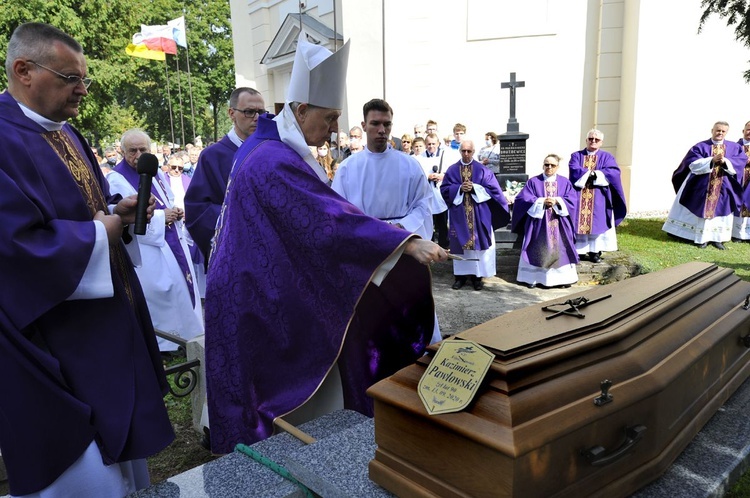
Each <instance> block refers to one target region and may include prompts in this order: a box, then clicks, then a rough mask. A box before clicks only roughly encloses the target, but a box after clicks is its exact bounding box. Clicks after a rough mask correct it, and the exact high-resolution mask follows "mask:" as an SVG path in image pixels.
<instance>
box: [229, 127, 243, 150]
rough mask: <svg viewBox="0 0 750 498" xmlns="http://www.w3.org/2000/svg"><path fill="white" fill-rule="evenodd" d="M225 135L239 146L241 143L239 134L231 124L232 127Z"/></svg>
mask: <svg viewBox="0 0 750 498" xmlns="http://www.w3.org/2000/svg"><path fill="white" fill-rule="evenodd" d="M227 137H228V138H229V140H230V141H231V142H232V143H233V144H234V145H236V146H237V148H239V147H240V146H241V145H242V142H244V140H242V139H241V138H240V136H239V135H237V131H235V129H234V126H232V129H231V130H229V131H228V132H227Z"/></svg>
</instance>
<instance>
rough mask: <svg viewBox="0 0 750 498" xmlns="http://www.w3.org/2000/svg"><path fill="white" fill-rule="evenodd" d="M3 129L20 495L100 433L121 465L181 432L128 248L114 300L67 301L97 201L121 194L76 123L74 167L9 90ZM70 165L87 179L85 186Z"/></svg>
mask: <svg viewBox="0 0 750 498" xmlns="http://www.w3.org/2000/svg"><path fill="white" fill-rule="evenodd" d="M0 130H1V132H0V150H2V151H3V152H4V154H3V158H4V159H3V161H2V163H0V192H2V194H0V211H1V212H2V213H3V223H2V224H0V276H1V277H0V278H1V279H2V284H3V285H0V358H2V361H0V378H2V379H5V380H4V381H3V382H0V413H2V421H1V422H0V450H1V451H2V455H3V459H4V461H5V466H6V468H7V471H8V478H9V484H10V492H11V494H14V495H24V494H29V493H33V492H37V491H39V490H41V489H43V488H45V487H46V486H48V485H49V484H51V483H52V482H53V481H54V480H55V479H57V478H58V477H59V476H60V475H61V474H62V473H63V472H64V471H65V470H66V469H67V468H68V467H70V466H71V465H72V464H73V463H74V462H75V461H76V460H77V459H78V457H80V456H81V454H82V453H83V451H84V450H85V449H86V447H87V446H88V445H89V444H90V443H91V441H92V440H95V441H96V442H97V445H98V446H99V449H100V451H101V453H102V455H103V457H104V461H105V463H106V464H111V463H114V462H122V461H127V460H133V459H138V458H145V457H147V456H150V455H152V454H154V453H156V452H158V451H160V450H161V449H163V448H164V447H165V446H166V445H167V444H169V442H171V440H172V439H173V437H174V433H173V432H172V427H171V424H170V422H169V418H168V416H167V412H166V409H165V407H164V401H163V399H162V396H163V394H164V393H166V389H167V384H166V379H165V378H164V368H163V366H162V362H161V357H160V355H159V350H158V347H157V345H156V338H155V336H154V331H153V328H152V326H151V318H150V316H149V314H148V308H147V307H146V301H145V299H144V298H143V294H142V292H141V288H140V285H139V283H138V277H137V276H136V274H135V271H134V270H133V268H132V263H131V262H130V260H129V259H128V257H127V254H126V253H125V249H124V246H120V248H119V250H118V251H116V252H119V253H121V254H122V258H123V259H112V260H111V265H112V266H111V278H112V283H113V286H114V295H113V296H112V297H108V298H101V299H76V300H70V301H69V300H67V299H68V297H70V296H71V294H72V293H73V291H74V290H76V288H77V287H78V284H79V283H80V281H81V278H82V276H83V274H84V271H85V270H86V267H87V265H88V262H89V259H90V257H91V254H92V251H93V248H94V241H95V227H94V223H93V222H92V218H93V215H94V213H93V212H92V208H93V207H98V206H100V205H101V204H104V205H105V207H106V204H112V203H115V202H116V201H117V200H119V197H111V196H110V195H109V187H108V185H107V182H106V181H105V180H104V177H103V176H102V173H101V169H100V168H99V167H98V165H97V164H96V162H95V160H94V156H93V154H92V153H91V150H90V149H89V148H87V147H84V146H83V144H84V143H85V141H84V139H83V137H82V136H81V135H80V134H79V133H78V132H77V131H76V130H75V129H74V128H72V127H71V126H70V125H67V124H66V125H64V126H63V133H65V134H66V135H67V136H68V137H71V139H72V140H73V142H74V143H75V142H77V144H75V145H76V146H75V149H76V150H77V152H76V151H73V150H70V149H69V150H68V155H67V156H66V158H67V159H69V161H68V162H67V164H66V162H63V160H62V158H61V156H60V155H58V153H56V152H55V149H53V148H52V147H51V146H50V145H49V143H48V142H47V140H45V138H44V136H45V135H46V134H47V133H51V134H54V133H55V132H45V131H44V129H43V128H41V127H40V126H39V125H38V124H37V123H35V122H34V121H32V120H31V119H29V118H27V117H26V116H25V115H24V114H23V112H22V111H21V109H20V108H19V106H18V104H17V102H16V101H15V100H14V99H13V97H12V96H11V95H10V94H9V93H8V92H7V91H6V92H5V93H3V94H2V95H0ZM80 151H83V154H82V155H81V154H80ZM69 166H70V168H69ZM71 169H73V170H74V171H75V175H76V177H78V178H84V177H85V178H88V180H87V181H84V182H83V183H82V185H83V184H85V185H84V186H81V185H79V184H78V182H77V181H76V179H75V177H74V173H71ZM84 192H86V194H85V195H84ZM92 200H93V202H92ZM123 262H124V263H126V264H123ZM116 265H117V266H116Z"/></svg>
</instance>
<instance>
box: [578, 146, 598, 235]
mask: <svg viewBox="0 0 750 498" xmlns="http://www.w3.org/2000/svg"><path fill="white" fill-rule="evenodd" d="M583 167H584V168H586V169H587V170H589V172H592V171H594V170H595V169H596V154H593V155H592V154H588V155H586V156H585V157H584V159H583ZM593 226H594V189H593V187H589V185H588V182H587V183H586V185H585V186H584V187H583V189H581V195H580V196H579V198H578V233H579V234H581V235H590V234H591V229H592V228H593Z"/></svg>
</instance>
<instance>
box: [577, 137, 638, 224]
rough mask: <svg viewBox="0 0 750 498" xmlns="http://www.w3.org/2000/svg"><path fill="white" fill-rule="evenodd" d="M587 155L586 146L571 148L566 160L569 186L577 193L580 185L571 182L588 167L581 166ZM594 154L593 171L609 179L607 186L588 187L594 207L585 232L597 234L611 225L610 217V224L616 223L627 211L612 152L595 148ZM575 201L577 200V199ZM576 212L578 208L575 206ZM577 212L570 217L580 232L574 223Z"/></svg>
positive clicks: (620, 220)
mask: <svg viewBox="0 0 750 498" xmlns="http://www.w3.org/2000/svg"><path fill="white" fill-rule="evenodd" d="M587 155H588V154H586V149H583V150H579V151H577V152H574V153H573V154H572V155H571V156H570V162H569V163H568V168H569V178H570V183H572V184H573V188H574V189H575V190H576V192H578V194H579V197H580V189H579V188H578V187H576V186H575V183H576V182H577V181H578V180H579V179H580V178H581V177H582V176H583V175H584V174H586V172H587V171H588V169H587V168H586V167H585V166H584V164H585V160H586V156H587ZM596 156H597V158H596V168H595V169H594V171H595V172H596V173H597V175H600V174H604V177H605V178H606V179H607V181H608V182H609V186H607V187H599V186H594V187H593V188H592V190H593V194H594V198H593V202H594V209H593V212H592V213H591V217H592V218H593V219H592V224H591V231H590V232H587V233H588V234H590V235H601V234H603V233H604V232H606V231H607V230H609V229H610V228H613V225H612V219H613V218H614V226H617V225H619V224H620V222H622V220H624V219H625V215H626V214H627V212H628V209H627V206H626V204H625V191H624V190H623V189H622V181H621V179H620V168H619V166H617V161H615V158H614V156H613V155H612V154H610V153H609V152H607V151H605V150H598V151H597V152H596ZM579 200H580V199H579ZM576 202H579V201H578V200H577V201H576ZM576 212H578V209H576ZM579 216H580V213H579ZM579 216H576V217H575V218H574V219H573V221H574V224H575V228H576V233H581V232H580V230H579V227H578V218H579Z"/></svg>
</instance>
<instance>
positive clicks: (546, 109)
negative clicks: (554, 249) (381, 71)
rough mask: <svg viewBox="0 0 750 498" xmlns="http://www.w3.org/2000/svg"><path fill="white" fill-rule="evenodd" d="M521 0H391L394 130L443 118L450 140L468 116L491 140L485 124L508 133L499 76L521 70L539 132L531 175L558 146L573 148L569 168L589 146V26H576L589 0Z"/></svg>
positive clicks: (527, 120)
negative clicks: (585, 114) (584, 124)
mask: <svg viewBox="0 0 750 498" xmlns="http://www.w3.org/2000/svg"><path fill="white" fill-rule="evenodd" d="M522 4H523V5H520V3H519V2H512V1H506V0H486V1H485V0H463V1H455V0H452V1H449V0H444V1H443V0H439V1H423V0H413V1H410V2H408V3H407V2H399V1H396V0H386V1H385V9H386V27H385V29H386V66H387V73H386V94H387V95H388V101H389V102H390V103H391V105H392V106H393V107H394V111H395V114H396V115H395V117H394V134H399V135H400V134H401V133H403V132H407V131H408V132H411V131H412V128H413V125H414V123H417V122H419V123H424V122H426V121H427V120H428V119H434V120H436V121H437V122H438V125H439V134H440V136H441V138H442V137H444V136H446V135H450V134H451V133H452V128H453V125H454V124H455V123H456V122H461V123H462V124H464V125H466V126H467V128H468V136H469V137H471V138H474V139H475V141H477V144H476V145H477V147H480V146H482V144H483V143H484V133H485V132H487V131H495V132H496V133H504V132H505V131H506V124H507V121H508V118H509V90H501V88H500V84H501V83H502V82H506V81H509V76H510V73H511V72H515V73H516V78H517V79H518V80H520V81H525V85H526V86H525V87H523V88H518V89H517V90H516V96H517V100H516V117H517V119H518V122H519V123H520V129H521V131H522V132H526V133H529V134H530V138H529V141H528V144H527V146H528V149H527V168H528V172H529V174H531V175H535V174H538V173H540V172H541V164H542V162H543V158H544V155H546V154H547V153H550V152H554V153H557V154H559V155H561V156H564V157H563V164H564V165H565V166H564V168H562V169H561V172H562V170H565V171H567V161H568V156H569V154H570V153H571V152H572V151H574V150H576V149H578V148H579V146H580V132H579V130H580V128H581V99H582V92H581V87H582V81H583V75H584V62H585V50H584V48H585V41H586V37H585V31H584V30H582V29H571V28H570V26H578V25H579V24H580V23H576V22H575V21H576V19H580V18H585V16H586V4H583V3H581V2H580V1H574V0H569V1H568V0H564V1H552V0H550V1H546V0H545V1H542V0H535V1H533V2H531V4H529V3H526V2H523V3H522ZM532 4H533V5H532ZM437 13H443V15H441V16H437V15H436V14H437ZM390 40H398V43H396V42H395V41H390ZM389 41H390V42H389ZM407 52H408V54H409V55H408V56H405V54H406V53H407Z"/></svg>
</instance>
